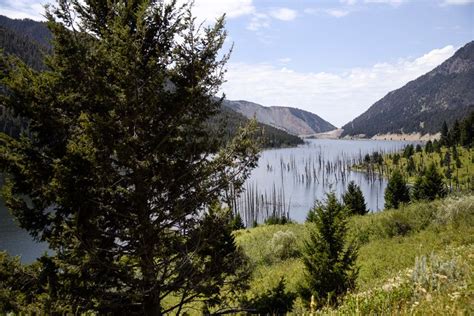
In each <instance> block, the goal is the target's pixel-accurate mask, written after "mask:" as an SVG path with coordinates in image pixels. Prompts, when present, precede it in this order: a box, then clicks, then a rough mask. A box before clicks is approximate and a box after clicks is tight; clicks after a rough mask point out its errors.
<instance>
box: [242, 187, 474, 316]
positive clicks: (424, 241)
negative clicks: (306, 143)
mask: <svg viewBox="0 0 474 316" xmlns="http://www.w3.org/2000/svg"><path fill="white" fill-rule="evenodd" d="M309 225H311V224H289V225H264V226H260V227H257V228H253V229H247V230H240V231H237V232H236V233H235V236H236V240H237V243H238V244H239V245H240V246H241V247H242V248H243V250H244V252H245V253H246V254H247V255H248V256H249V258H250V260H251V262H252V264H253V265H254V266H255V271H254V273H253V275H252V281H251V285H250V290H249V291H248V292H247V295H248V296H249V297H255V296H259V295H262V293H265V292H266V291H268V290H269V289H271V288H273V287H275V286H276V285H277V283H278V281H279V280H280V278H281V277H284V278H285V280H286V291H287V292H290V293H296V292H297V290H298V284H300V283H301V281H302V280H303V279H304V274H303V264H302V261H301V259H300V256H299V252H298V249H300V248H301V243H302V241H303V240H305V238H307V237H308V236H307V235H308V230H309ZM348 235H349V237H348V239H355V240H357V242H358V243H359V244H360V245H361V247H360V250H359V257H358V260H357V265H358V266H359V267H360V272H359V276H358V279H357V289H356V290H355V291H354V292H353V293H350V294H348V295H347V296H346V297H345V298H344V299H343V300H342V301H341V302H340V303H341V304H340V305H339V307H338V308H336V309H334V308H330V307H326V308H324V309H322V310H320V311H319V313H321V314H334V313H341V314H357V313H359V314H375V313H376V314H380V313H382V314H394V313H395V314H396V313H403V314H408V313H415V314H426V313H427V314H432V313H437V314H469V313H472V311H473V309H472V308H473V305H472V299H473V298H474V297H473V294H472V289H473V286H474V283H473V279H472V271H473V270H472V269H473V268H474V257H473V255H472V254H473V251H474V244H473V242H474V196H473V195H465V196H453V197H450V198H447V199H445V200H437V201H434V202H416V203H413V204H410V205H406V206H402V207H401V208H400V209H398V210H386V211H383V212H379V213H374V214H369V215H365V216H354V217H352V218H351V219H350V221H349V234H348ZM308 311H309V302H307V301H303V300H301V299H296V301H295V303H294V305H293V312H294V313H295V314H301V313H303V312H308Z"/></svg>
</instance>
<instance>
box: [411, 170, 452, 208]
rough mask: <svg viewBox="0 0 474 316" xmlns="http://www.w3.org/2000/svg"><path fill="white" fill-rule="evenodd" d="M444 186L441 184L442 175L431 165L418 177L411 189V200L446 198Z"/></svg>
mask: <svg viewBox="0 0 474 316" xmlns="http://www.w3.org/2000/svg"><path fill="white" fill-rule="evenodd" d="M447 172H449V178H451V168H450V167H448V168H447ZM446 193H447V192H446V186H445V184H444V182H443V177H442V175H441V174H440V173H439V172H438V170H437V169H436V166H435V165H434V164H433V163H432V164H430V165H429V166H428V168H427V169H426V170H424V172H423V174H422V175H420V176H419V177H418V178H417V179H416V181H415V185H414V187H413V198H414V199H417V200H434V199H436V198H442V197H445V196H446Z"/></svg>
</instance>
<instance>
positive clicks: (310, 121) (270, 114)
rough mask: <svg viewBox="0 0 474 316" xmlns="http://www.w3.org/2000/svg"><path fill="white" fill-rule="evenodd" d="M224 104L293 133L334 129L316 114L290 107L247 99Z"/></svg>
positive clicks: (301, 133)
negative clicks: (269, 105) (266, 104)
mask: <svg viewBox="0 0 474 316" xmlns="http://www.w3.org/2000/svg"><path fill="white" fill-rule="evenodd" d="M224 105H225V106H227V107H229V108H231V109H232V110H234V111H236V112H238V113H241V114H243V115H244V116H245V117H247V118H253V117H255V118H256V119H257V121H259V122H261V123H264V124H267V125H270V126H273V127H276V128H278V129H281V130H284V131H286V132H288V133H290V134H293V135H310V134H317V133H324V132H328V131H331V130H334V129H336V127H335V126H334V125H332V124H331V123H329V122H327V121H325V120H323V119H322V118H320V117H319V116H317V115H316V114H313V113H311V112H307V111H303V110H300V109H296V108H291V107H278V106H271V107H266V106H263V105H260V104H257V103H253V102H248V101H230V100H226V101H225V102H224Z"/></svg>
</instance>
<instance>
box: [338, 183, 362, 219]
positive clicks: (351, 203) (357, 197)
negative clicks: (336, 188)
mask: <svg viewBox="0 0 474 316" xmlns="http://www.w3.org/2000/svg"><path fill="white" fill-rule="evenodd" d="M342 200H343V201H344V205H345V206H346V208H347V209H348V211H349V213H350V214H351V215H365V214H367V212H368V210H367V205H366V204H365V199H364V195H363V194H362V191H361V189H360V187H359V186H358V185H356V184H355V182H354V181H351V182H349V185H348V186H347V191H346V193H344V194H343V196H342Z"/></svg>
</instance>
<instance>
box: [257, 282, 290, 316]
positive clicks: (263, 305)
mask: <svg viewBox="0 0 474 316" xmlns="http://www.w3.org/2000/svg"><path fill="white" fill-rule="evenodd" d="M295 298H296V295H295V294H294V293H291V292H287V291H285V278H284V277H282V278H280V281H279V282H278V284H277V285H276V286H275V287H273V288H271V289H269V290H267V291H266V292H265V293H264V294H261V295H259V296H257V297H255V298H254V299H253V300H251V302H250V307H251V309H253V310H254V312H255V313H258V314H260V315H284V314H286V313H287V312H288V311H291V309H292V307H293V302H294V300H295Z"/></svg>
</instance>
